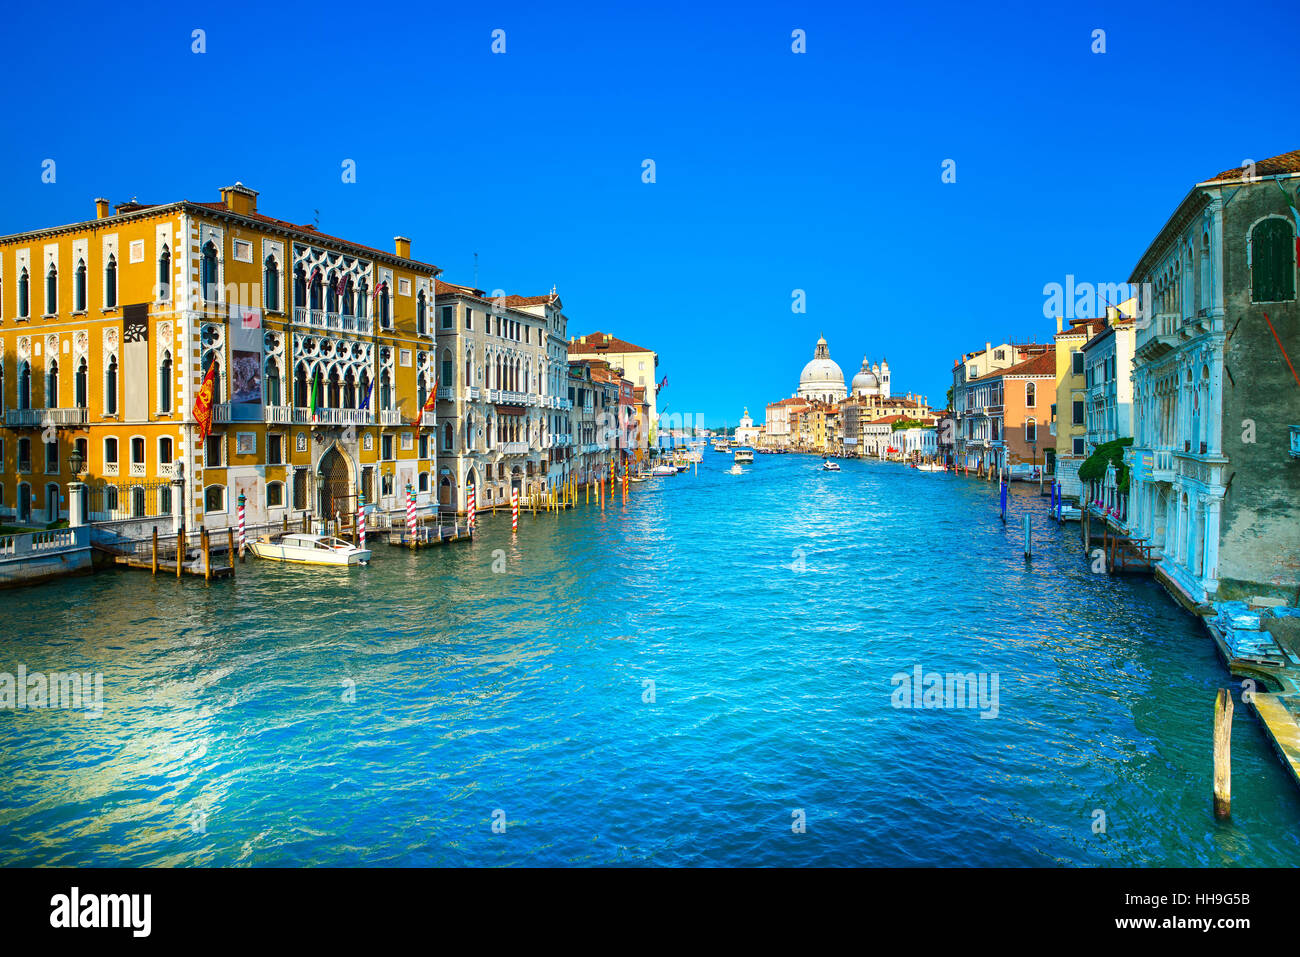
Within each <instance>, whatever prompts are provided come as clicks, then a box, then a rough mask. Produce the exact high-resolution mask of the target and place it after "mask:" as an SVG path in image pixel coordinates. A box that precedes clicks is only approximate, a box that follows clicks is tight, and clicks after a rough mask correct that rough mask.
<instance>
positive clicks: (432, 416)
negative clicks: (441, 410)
mask: <svg viewBox="0 0 1300 957" xmlns="http://www.w3.org/2000/svg"><path fill="white" fill-rule="evenodd" d="M420 424H421V425H437V424H438V413H437V412H423V411H422V412H421V413H420Z"/></svg>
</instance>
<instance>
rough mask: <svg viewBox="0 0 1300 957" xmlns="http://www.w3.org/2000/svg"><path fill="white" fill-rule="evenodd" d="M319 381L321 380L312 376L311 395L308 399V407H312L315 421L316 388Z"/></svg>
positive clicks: (312, 416)
mask: <svg viewBox="0 0 1300 957" xmlns="http://www.w3.org/2000/svg"><path fill="white" fill-rule="evenodd" d="M318 382H319V380H318V379H317V378H316V377H315V376H312V377H311V395H310V396H308V399H307V407H308V408H309V409H311V420H312V421H313V422H315V421H316V388H317V383H318Z"/></svg>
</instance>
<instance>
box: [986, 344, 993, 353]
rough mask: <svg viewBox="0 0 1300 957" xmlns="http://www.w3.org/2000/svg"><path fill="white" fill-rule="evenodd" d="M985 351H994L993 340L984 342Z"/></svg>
mask: <svg viewBox="0 0 1300 957" xmlns="http://www.w3.org/2000/svg"><path fill="white" fill-rule="evenodd" d="M984 351H985V352H992V351H993V343H991V342H986V343H984Z"/></svg>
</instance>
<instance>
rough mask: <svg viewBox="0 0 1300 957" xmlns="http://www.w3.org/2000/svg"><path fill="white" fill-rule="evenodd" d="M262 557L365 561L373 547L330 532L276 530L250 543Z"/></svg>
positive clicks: (330, 562)
mask: <svg viewBox="0 0 1300 957" xmlns="http://www.w3.org/2000/svg"><path fill="white" fill-rule="evenodd" d="M249 548H250V549H251V550H252V552H253V554H254V555H256V556H257V557H258V558H266V559H269V560H271V561H275V562H290V563H293V564H298V565H365V564H366V563H368V562H369V561H370V549H368V548H357V547H356V546H355V545H353V544H352V543H351V542H346V541H344V540H343V539H341V538H333V537H332V536H329V535H309V534H307V533H305V532H303V533H299V532H272V533H270V534H269V535H263V536H262V537H261V538H259V539H257V541H255V542H252V543H251V544H250V545H249Z"/></svg>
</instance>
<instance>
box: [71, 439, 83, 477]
mask: <svg viewBox="0 0 1300 957" xmlns="http://www.w3.org/2000/svg"><path fill="white" fill-rule="evenodd" d="M85 463H86V458H85V456H83V455H82V454H81V449H80V448H78V447H77V446H76V445H73V446H72V451H71V452H70V453H69V454H68V468H70V469H72V474H73V475H74V476H77V475H80V474H81V467H82V466H83V465H84V464H85Z"/></svg>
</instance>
